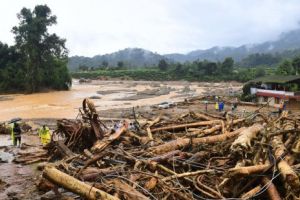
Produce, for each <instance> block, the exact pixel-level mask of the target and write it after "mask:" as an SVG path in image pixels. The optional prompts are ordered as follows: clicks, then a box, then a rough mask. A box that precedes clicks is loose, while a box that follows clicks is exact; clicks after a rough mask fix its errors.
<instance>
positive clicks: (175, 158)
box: [15, 98, 300, 199]
mask: <svg viewBox="0 0 300 200" xmlns="http://www.w3.org/2000/svg"><path fill="white" fill-rule="evenodd" d="M201 102H203V99H197V98H194V99H191V100H187V101H185V102H181V103H179V104H177V106H178V107H180V106H192V105H200V104H201ZM228 102H230V100H228ZM264 107H265V106H256V107H255V106H254V107H253V108H252V110H253V111H252V112H247V113H246V114H245V112H243V113H242V112H235V111H234V112H220V113H219V112H216V111H211V110H209V111H208V112H199V111H197V112H193V111H190V112H182V113H176V114H172V115H170V114H168V113H167V112H160V114H159V115H156V116H155V115H154V116H153V115H152V117H147V116H149V115H147V113H139V112H138V111H136V110H134V109H133V110H132V112H131V114H132V115H131V117H130V118H129V119H124V120H120V121H107V120H101V118H100V117H99V115H98V113H97V111H96V109H95V106H94V104H93V102H92V101H91V100H89V99H85V100H84V101H83V105H82V109H81V110H80V115H79V117H78V119H76V120H67V119H62V120H58V121H57V128H56V130H55V131H54V133H53V135H52V142H51V143H50V144H48V145H47V146H46V147H44V148H43V149H40V150H39V151H35V152H32V153H27V154H23V155H22V154H20V155H19V156H17V158H15V162H18V163H22V164H24V165H25V164H32V163H37V162H39V164H38V165H37V167H38V169H39V170H41V171H42V175H41V176H40V177H39V178H38V180H37V182H36V186H37V190H39V197H41V198H42V199H55V198H58V199H229V198H231V199H233V198H234V199H297V198H299V194H300V193H299V192H300V191H299V190H300V182H299V168H300V161H299V153H300V137H299V132H300V131H299V128H298V125H299V116H298V115H294V114H293V113H288V112H287V111H284V112H283V113H282V114H281V115H279V114H278V113H275V112H271V111H268V112H266V110H265V108H264ZM273 111H274V110H273ZM41 161H43V162H41Z"/></svg>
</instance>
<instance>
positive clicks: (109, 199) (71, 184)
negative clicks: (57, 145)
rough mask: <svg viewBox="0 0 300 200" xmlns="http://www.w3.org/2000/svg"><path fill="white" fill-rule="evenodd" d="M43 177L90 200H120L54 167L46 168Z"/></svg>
mask: <svg viewBox="0 0 300 200" xmlns="http://www.w3.org/2000/svg"><path fill="white" fill-rule="evenodd" d="M43 176H44V177H45V178H46V179H48V180H49V181H51V182H53V183H55V184H57V185H59V186H61V187H63V188H65V189H67V190H70V191H71V192H74V193H75V194H78V195H80V196H82V197H84V198H87V199H90V200H96V199H99V200H100V199H101V200H104V199H106V200H118V199H119V198H117V197H114V196H112V195H110V194H108V193H106V192H104V191H102V190H99V189H97V188H95V187H93V186H90V185H88V184H86V183H84V182H81V181H79V180H77V179H76V178H73V177H72V176H70V175H68V174H65V173H63V172H61V171H59V170H58V169H56V168H55V167H52V166H46V167H45V169H44V172H43Z"/></svg>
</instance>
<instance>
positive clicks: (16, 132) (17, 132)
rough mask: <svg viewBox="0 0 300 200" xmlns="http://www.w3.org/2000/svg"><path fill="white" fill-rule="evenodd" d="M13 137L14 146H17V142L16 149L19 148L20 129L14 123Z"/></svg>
mask: <svg viewBox="0 0 300 200" xmlns="http://www.w3.org/2000/svg"><path fill="white" fill-rule="evenodd" d="M13 137H14V146H17V144H18V141H19V145H18V147H21V128H20V125H19V124H18V123H16V122H15V123H14V128H13Z"/></svg>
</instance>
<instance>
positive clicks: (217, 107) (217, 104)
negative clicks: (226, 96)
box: [215, 102, 219, 111]
mask: <svg viewBox="0 0 300 200" xmlns="http://www.w3.org/2000/svg"><path fill="white" fill-rule="evenodd" d="M215 109H216V111H218V110H219V103H218V102H216V104H215Z"/></svg>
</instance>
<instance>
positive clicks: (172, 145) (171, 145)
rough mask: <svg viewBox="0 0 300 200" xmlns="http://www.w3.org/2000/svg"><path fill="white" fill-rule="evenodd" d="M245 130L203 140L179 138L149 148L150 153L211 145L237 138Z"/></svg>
mask: <svg viewBox="0 0 300 200" xmlns="http://www.w3.org/2000/svg"><path fill="white" fill-rule="evenodd" d="M245 129H246V128H240V129H237V130H235V131H233V132H230V133H225V134H221V135H214V136H209V137H203V138H194V139H189V138H179V139H177V140H173V141H170V142H167V143H165V144H162V145H159V146H155V147H151V148H150V151H151V152H153V153H155V154H163V153H167V152H170V151H174V150H176V149H181V148H184V147H186V146H188V145H189V144H192V145H193V146H197V145H199V144H211V143H215V142H222V141H225V140H227V139H229V138H232V137H235V136H237V135H238V134H240V133H241V132H242V131H244V130H245Z"/></svg>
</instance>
